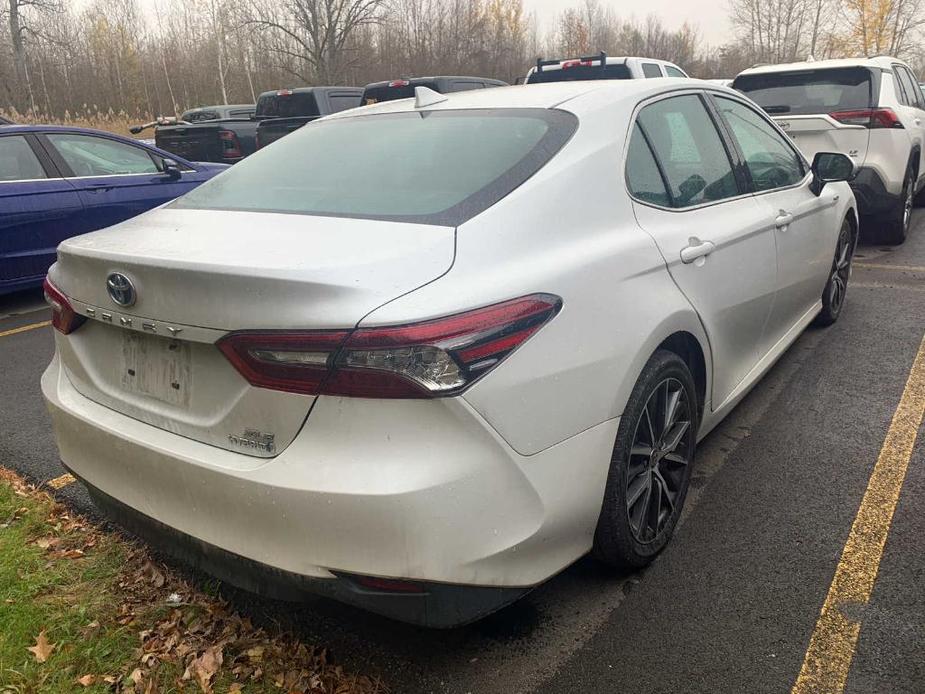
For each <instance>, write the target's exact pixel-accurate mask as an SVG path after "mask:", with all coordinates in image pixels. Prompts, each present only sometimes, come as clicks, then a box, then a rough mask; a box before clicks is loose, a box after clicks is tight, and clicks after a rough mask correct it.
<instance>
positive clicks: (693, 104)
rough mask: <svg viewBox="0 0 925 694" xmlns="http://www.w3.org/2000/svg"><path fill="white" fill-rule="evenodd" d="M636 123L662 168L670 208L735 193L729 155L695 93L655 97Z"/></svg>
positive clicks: (728, 196) (697, 203)
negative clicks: (658, 98)
mask: <svg viewBox="0 0 925 694" xmlns="http://www.w3.org/2000/svg"><path fill="white" fill-rule="evenodd" d="M637 123H638V124H639V126H640V127H641V128H642V130H643V132H644V134H645V135H646V137H647V138H648V140H649V142H650V143H651V145H652V148H653V150H654V152H655V156H656V157H657V158H658V161H659V163H660V164H661V166H662V170H663V171H664V172H665V177H666V178H667V180H668V186H669V189H670V190H669V192H670V194H671V198H672V202H673V205H674V207H690V206H691V205H700V204H702V203H707V202H714V201H716V200H722V199H724V198H731V197H733V196H736V195H738V194H739V188H738V185H737V183H736V180H735V174H734V173H733V170H732V164H731V163H730V161H729V155H728V153H727V152H726V148H725V146H724V145H723V141H722V140H721V139H720V136H719V133H718V132H717V130H716V126H715V125H714V124H713V120H712V119H711V118H710V115H709V114H708V113H707V110H706V107H705V106H704V105H703V102H702V101H701V100H700V97H698V96H694V95H689V96H675V97H671V98H670V99H662V100H661V101H657V102H655V103H654V104H651V105H649V106H646V107H645V108H643V109H642V111H640V113H639V117H638V119H637Z"/></svg>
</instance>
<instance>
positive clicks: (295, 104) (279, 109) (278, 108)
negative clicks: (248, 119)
mask: <svg viewBox="0 0 925 694" xmlns="http://www.w3.org/2000/svg"><path fill="white" fill-rule="evenodd" d="M317 115H319V112H318V104H317V103H316V102H315V95H314V94H312V93H311V92H293V93H292V94H285V93H283V94H264V95H262V96H261V97H260V98H259V99H257V118H294V117H296V116H317Z"/></svg>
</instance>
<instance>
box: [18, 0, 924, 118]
mask: <svg viewBox="0 0 925 694" xmlns="http://www.w3.org/2000/svg"><path fill="white" fill-rule="evenodd" d="M0 3H2V5H0V18H2V19H3V28H2V30H0V111H3V110H5V111H7V112H13V113H20V114H31V115H32V116H33V117H41V118H46V119H57V120H67V119H80V118H82V117H83V116H85V115H86V114H89V113H101V112H102V113H119V114H122V115H124V116H125V117H127V118H135V119H139V120H141V119H146V118H147V117H149V116H151V115H161V114H163V115H172V114H174V113H178V112H180V111H182V110H184V109H186V108H190V107H193V106H199V105H207V104H214V103H253V102H254V100H255V97H256V96H257V95H258V94H259V93H260V92H261V91H265V90H268V89H276V88H281V87H291V86H302V85H313V84H350V85H363V84H366V83H368V82H372V81H376V80H383V79H394V78H398V77H403V76H410V75H428V74H469V75H479V76H484V77H495V78H499V79H503V80H506V81H508V82H513V81H514V80H515V79H517V78H518V77H522V76H523V75H524V74H525V73H526V71H527V69H528V68H529V67H530V65H532V64H534V63H535V61H536V59H537V58H538V57H565V56H575V55H587V54H590V53H596V52H598V51H600V50H604V51H606V52H607V53H608V54H610V55H642V56H649V57H653V58H662V59H666V60H670V61H672V62H675V63H677V64H678V65H681V66H682V67H683V68H685V70H687V71H688V72H689V73H690V74H691V75H694V76H697V77H704V78H718V77H733V76H735V74H737V73H738V72H739V71H741V70H742V69H744V68H746V67H748V66H750V65H753V64H755V63H767V62H787V61H793V60H804V59H806V58H807V57H809V56H813V57H815V58H816V59H821V58H827V57H839V56H854V55H872V54H891V55H896V56H899V57H902V58H905V59H906V60H908V61H910V62H911V63H912V64H913V66H914V67H916V68H917V69H918V68H919V67H920V66H921V65H923V64H925V55H923V52H922V50H921V49H920V48H919V43H920V40H921V38H922V26H923V23H925V16H923V8H922V7H921V3H922V0H729V5H728V11H729V13H730V20H731V24H732V26H733V28H734V32H733V35H732V36H731V37H730V40H729V41H728V42H726V43H725V44H723V45H719V46H708V45H705V44H704V41H703V40H702V38H701V37H700V35H699V32H698V29H697V27H695V26H691V25H683V26H682V27H680V28H678V29H669V28H667V27H666V26H665V25H664V23H663V22H662V21H661V20H659V19H658V18H657V17H654V16H650V17H648V18H647V19H644V20H642V21H639V20H632V19H626V18H623V17H621V16H620V15H619V14H617V13H616V12H615V11H614V10H613V9H612V8H611V7H609V6H605V5H603V4H601V3H600V2H599V0H584V1H583V2H581V3H580V4H576V5H573V6H571V7H568V8H566V9H564V10H563V11H562V12H560V13H559V15H558V16H557V17H556V18H555V21H553V22H552V23H551V24H550V25H549V26H548V27H547V28H546V29H545V30H542V31H541V30H540V28H539V26H538V23H537V21H536V18H535V17H534V16H532V15H529V14H527V13H526V12H525V11H524V8H523V4H522V0H197V1H196V2H189V1H188V0H144V4H142V2H141V1H140V0H90V2H89V3H86V4H82V5H80V6H79V7H78V6H76V5H74V4H73V3H68V2H67V1H66V0H0Z"/></svg>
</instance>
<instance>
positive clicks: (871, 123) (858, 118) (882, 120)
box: [829, 108, 903, 130]
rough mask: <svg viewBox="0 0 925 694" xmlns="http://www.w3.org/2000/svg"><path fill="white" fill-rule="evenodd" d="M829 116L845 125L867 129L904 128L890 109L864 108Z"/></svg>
mask: <svg viewBox="0 0 925 694" xmlns="http://www.w3.org/2000/svg"><path fill="white" fill-rule="evenodd" d="M829 116H831V117H832V118H834V119H835V120H837V121H838V122H839V123H844V124H845V125H863V126H864V127H865V128H871V129H874V130H876V129H880V128H902V127H903V124H902V123H901V122H900V120H899V116H897V115H896V113H895V111H893V110H892V109H889V108H863V109H855V110H852V111H836V112H835V113H830V114H829Z"/></svg>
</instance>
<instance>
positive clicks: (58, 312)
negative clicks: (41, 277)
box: [42, 277, 87, 335]
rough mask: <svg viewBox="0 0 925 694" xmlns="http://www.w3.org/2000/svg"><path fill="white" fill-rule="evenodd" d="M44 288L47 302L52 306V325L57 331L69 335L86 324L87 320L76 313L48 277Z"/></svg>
mask: <svg viewBox="0 0 925 694" xmlns="http://www.w3.org/2000/svg"><path fill="white" fill-rule="evenodd" d="M42 288H43V289H44V290H45V301H47V302H48V305H49V306H51V324H52V325H53V326H54V327H55V330H57V331H58V332H60V333H61V334H62V335H69V334H71V333H72V332H74V331H75V330H77V328H79V327H80V326H81V325H83V324H84V322H85V321H86V320H87V318H86V317H85V316H81V315H80V314H78V313H77V312H76V311H74V308H73V307H72V306H71V302H70V301H68V299H67V297H66V296H64V294H62V293H61V292H60V291H59V290H58V288H57V287H56V286H55V285H53V284H52V283H51V280H49V279H48V278H47V277H46V278H45V283H44V284H43V285H42Z"/></svg>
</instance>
